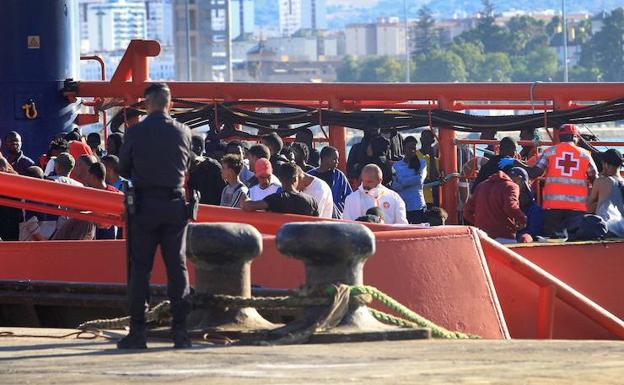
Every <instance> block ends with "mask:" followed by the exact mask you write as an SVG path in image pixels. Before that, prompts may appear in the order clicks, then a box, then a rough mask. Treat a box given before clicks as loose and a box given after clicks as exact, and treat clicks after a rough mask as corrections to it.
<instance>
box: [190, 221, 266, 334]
mask: <svg viewBox="0 0 624 385" xmlns="http://www.w3.org/2000/svg"><path fill="white" fill-rule="evenodd" d="M186 243H187V248H186V253H187V256H188V258H189V259H190V260H191V261H193V263H194V265H195V292H196V293H198V294H225V295H233V296H242V297H247V298H250V297H251V261H252V259H253V258H255V257H257V256H258V255H260V253H262V235H261V234H260V233H259V232H258V230H256V229H255V228H254V227H253V226H250V225H247V224H238V223H193V224H189V226H188V231H187V236H186ZM189 326H190V328H191V329H195V330H197V329H201V330H219V331H241V330H258V329H268V328H273V327H275V325H273V324H272V323H270V322H269V321H267V320H265V319H264V318H262V316H261V315H260V314H258V311H257V310H256V309H254V308H241V309H236V308H232V309H224V308H222V307H219V306H210V307H208V308H200V309H195V310H194V311H193V312H192V313H191V316H190V317H189Z"/></svg>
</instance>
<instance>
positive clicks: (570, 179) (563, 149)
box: [528, 124, 597, 238]
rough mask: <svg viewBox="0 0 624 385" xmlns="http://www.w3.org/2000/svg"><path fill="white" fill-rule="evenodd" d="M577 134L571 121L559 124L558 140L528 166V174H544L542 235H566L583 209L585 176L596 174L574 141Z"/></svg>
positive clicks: (590, 160)
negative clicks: (531, 165) (533, 163)
mask: <svg viewBox="0 0 624 385" xmlns="http://www.w3.org/2000/svg"><path fill="white" fill-rule="evenodd" d="M578 136H579V133H578V130H577V128H576V126H575V125H573V124H564V125H563V126H561V127H560V128H559V141H560V143H559V144H557V145H555V146H552V147H550V148H548V149H546V150H545V151H544V152H543V153H542V155H541V157H540V158H539V160H538V161H537V163H536V164H535V166H533V167H531V168H529V169H528V173H529V176H530V177H531V178H537V177H539V176H542V175H544V177H545V179H544V189H543V196H542V207H543V208H544V209H545V212H544V235H546V236H548V237H552V238H566V237H567V235H568V234H567V229H568V228H569V227H572V226H573V225H574V224H575V223H576V222H577V221H579V220H580V219H581V217H582V216H583V215H584V214H586V212H587V195H588V187H587V180H588V178H589V181H590V182H592V181H593V180H594V178H595V177H596V171H597V170H596V164H595V163H594V161H593V159H592V157H591V154H590V153H589V152H588V151H587V150H585V149H582V148H580V147H579V146H577V145H576V140H577V138H578Z"/></svg>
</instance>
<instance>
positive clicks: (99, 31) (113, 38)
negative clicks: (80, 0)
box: [87, 0, 147, 51]
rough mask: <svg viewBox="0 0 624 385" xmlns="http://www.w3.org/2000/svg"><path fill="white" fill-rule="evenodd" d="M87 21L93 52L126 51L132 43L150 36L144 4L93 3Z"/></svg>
mask: <svg viewBox="0 0 624 385" xmlns="http://www.w3.org/2000/svg"><path fill="white" fill-rule="evenodd" d="M87 22H88V29H87V33H88V48H89V50H90V51H114V50H117V49H125V48H126V47H127V46H128V44H129V43H130V40H132V39H145V38H146V37H147V23H146V12H145V4H144V3H143V2H135V1H126V0H109V1H107V2H103V3H92V4H89V5H88V7H87Z"/></svg>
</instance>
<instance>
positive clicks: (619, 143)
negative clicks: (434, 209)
mask: <svg viewBox="0 0 624 385" xmlns="http://www.w3.org/2000/svg"><path fill="white" fill-rule="evenodd" d="M588 143H589V144H591V145H592V146H607V147H619V146H622V147H624V142H623V141H589V142H588ZM455 144H469V145H472V144H482V145H489V144H491V145H499V144H500V141H499V140H490V139H456V140H455ZM516 144H518V145H520V146H535V145H538V146H540V147H545V146H554V145H555V144H556V143H553V142H552V141H549V140H548V141H539V142H537V143H536V142H534V141H532V140H519V141H516Z"/></svg>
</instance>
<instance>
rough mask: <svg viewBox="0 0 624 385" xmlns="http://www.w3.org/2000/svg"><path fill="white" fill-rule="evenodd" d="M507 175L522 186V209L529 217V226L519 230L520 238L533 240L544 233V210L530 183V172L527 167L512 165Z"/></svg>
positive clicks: (527, 240)
mask: <svg viewBox="0 0 624 385" xmlns="http://www.w3.org/2000/svg"><path fill="white" fill-rule="evenodd" d="M507 175H509V177H510V178H511V179H512V180H513V181H514V183H515V184H517V185H518V187H519V188H520V197H519V200H520V209H521V210H522V212H523V213H524V214H525V215H526V217H527V226H526V227H525V228H524V229H522V230H520V231H518V234H517V237H518V239H522V240H523V242H531V241H532V240H534V239H535V238H537V237H538V236H539V235H541V234H542V231H543V229H544V210H543V209H542V208H541V207H540V206H539V205H538V204H537V202H536V201H535V197H534V196H533V192H532V191H531V186H530V185H529V182H530V181H529V174H528V173H527V172H526V170H525V169H523V168H520V167H512V168H511V169H510V170H509V171H508V172H507Z"/></svg>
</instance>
